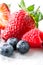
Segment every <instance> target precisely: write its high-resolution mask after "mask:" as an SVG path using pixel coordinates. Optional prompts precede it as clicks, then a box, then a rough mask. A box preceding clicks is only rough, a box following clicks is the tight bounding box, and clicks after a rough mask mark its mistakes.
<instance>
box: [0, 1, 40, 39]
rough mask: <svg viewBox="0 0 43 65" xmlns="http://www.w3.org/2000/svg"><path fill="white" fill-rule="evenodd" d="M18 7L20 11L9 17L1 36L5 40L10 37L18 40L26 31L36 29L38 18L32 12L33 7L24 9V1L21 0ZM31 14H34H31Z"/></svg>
mask: <svg viewBox="0 0 43 65" xmlns="http://www.w3.org/2000/svg"><path fill="white" fill-rule="evenodd" d="M19 7H20V8H21V10H19V11H18V12H15V13H13V14H12V15H10V18H9V22H8V24H7V26H6V27H5V29H4V31H3V32H2V34H1V35H2V38H3V39H5V40H7V39H8V38H10V37H16V38H18V39H19V40H20V39H21V37H22V36H23V35H24V34H25V33H26V32H27V31H29V30H31V29H33V28H35V27H38V21H39V18H40V17H38V16H39V15H38V14H37V15H38V16H37V15H36V13H37V11H36V12H34V5H31V6H29V7H27V8H26V5H25V2H24V0H21V2H20V4H19ZM38 9H39V8H38ZM38 9H37V10H38ZM33 12H34V13H35V14H33ZM35 15H36V16H37V18H36V16H35ZM37 19H38V20H37ZM40 19H41V18H40Z"/></svg>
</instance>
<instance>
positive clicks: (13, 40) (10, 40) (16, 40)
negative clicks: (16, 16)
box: [6, 38, 18, 50]
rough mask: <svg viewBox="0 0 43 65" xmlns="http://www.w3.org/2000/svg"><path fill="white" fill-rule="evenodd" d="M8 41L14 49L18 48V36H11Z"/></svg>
mask: <svg viewBox="0 0 43 65" xmlns="http://www.w3.org/2000/svg"><path fill="white" fill-rule="evenodd" d="M6 43H7V44H10V45H12V47H13V48H14V50H16V45H17V43H18V39H17V38H9V39H8V40H7V42H6Z"/></svg>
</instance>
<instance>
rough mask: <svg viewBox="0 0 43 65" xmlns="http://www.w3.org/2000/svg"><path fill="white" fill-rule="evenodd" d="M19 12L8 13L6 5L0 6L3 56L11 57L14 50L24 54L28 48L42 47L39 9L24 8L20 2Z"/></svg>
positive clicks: (42, 16) (42, 33) (22, 0)
mask: <svg viewBox="0 0 43 65" xmlns="http://www.w3.org/2000/svg"><path fill="white" fill-rule="evenodd" d="M19 7H20V8H21V10H19V11H17V12H14V13H12V14H11V13H10V10H9V8H8V6H7V4H5V3H3V4H0V11H1V13H2V14H3V15H1V16H0V29H4V30H3V31H2V32H1V38H2V39H4V40H5V43H6V44H4V45H3V46H2V47H1V48H0V49H1V51H0V53H1V54H2V55H4V56H8V57H9V56H11V55H12V54H13V52H14V51H15V50H17V51H18V52H19V53H21V54H25V53H27V52H28V51H29V49H30V48H42V47H43V32H42V31H40V30H39V29H38V22H39V21H40V20H42V19H43V15H42V13H41V12H40V10H39V7H38V8H37V10H36V11H34V5H31V6H29V7H26V5H25V2H24V0H21V2H20V4H19Z"/></svg>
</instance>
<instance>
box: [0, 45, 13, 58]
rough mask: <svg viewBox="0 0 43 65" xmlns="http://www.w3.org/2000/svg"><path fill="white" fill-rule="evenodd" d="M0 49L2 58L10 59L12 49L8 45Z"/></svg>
mask: <svg viewBox="0 0 43 65" xmlns="http://www.w3.org/2000/svg"><path fill="white" fill-rule="evenodd" d="M0 49H1V51H0V53H1V54H2V55H3V56H8V57H10V56H11V55H12V54H13V47H12V46H11V45H9V44H4V45H3V46H2V47H1V48H0Z"/></svg>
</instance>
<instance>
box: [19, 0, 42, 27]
mask: <svg viewBox="0 0 43 65" xmlns="http://www.w3.org/2000/svg"><path fill="white" fill-rule="evenodd" d="M18 5H19V7H20V8H21V9H23V10H25V11H26V12H28V13H29V14H30V15H31V16H32V17H33V19H34V20H35V24H36V27H37V28H38V22H39V21H40V20H42V19H43V14H42V13H41V11H40V6H39V7H38V8H37V9H36V10H35V11H34V9H35V5H34V4H33V5H30V6H28V7H26V5H25V2H24V0H21V2H20V4H18Z"/></svg>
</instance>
